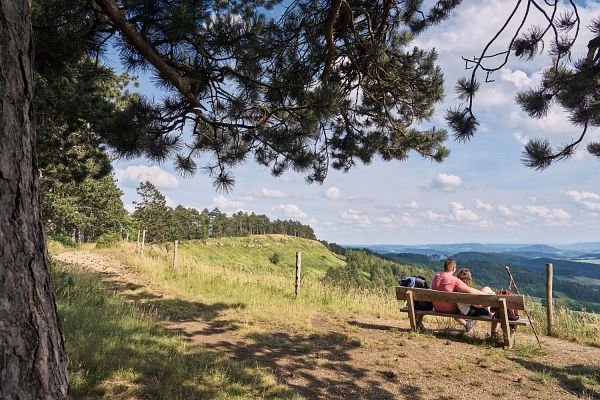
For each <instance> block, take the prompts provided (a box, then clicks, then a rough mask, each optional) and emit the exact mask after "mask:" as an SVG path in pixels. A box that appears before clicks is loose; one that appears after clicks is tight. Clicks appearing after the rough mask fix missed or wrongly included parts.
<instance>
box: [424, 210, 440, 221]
mask: <svg viewBox="0 0 600 400" xmlns="http://www.w3.org/2000/svg"><path fill="white" fill-rule="evenodd" d="M425 218H427V219H428V220H430V221H442V220H443V219H444V216H443V215H442V214H438V213H436V212H434V211H432V210H427V212H426V213H425Z"/></svg>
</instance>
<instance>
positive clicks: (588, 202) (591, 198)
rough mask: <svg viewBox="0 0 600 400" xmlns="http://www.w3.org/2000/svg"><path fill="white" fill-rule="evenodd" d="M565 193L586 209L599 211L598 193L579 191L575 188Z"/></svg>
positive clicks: (599, 198)
mask: <svg viewBox="0 0 600 400" xmlns="http://www.w3.org/2000/svg"><path fill="white" fill-rule="evenodd" d="M565 194H566V195H567V196H568V197H570V198H571V199H572V200H573V201H575V202H576V203H579V204H581V205H583V206H584V207H585V208H587V209H588V210H592V211H600V194H597V193H593V192H580V191H577V190H569V191H568V192H567V193H565Z"/></svg>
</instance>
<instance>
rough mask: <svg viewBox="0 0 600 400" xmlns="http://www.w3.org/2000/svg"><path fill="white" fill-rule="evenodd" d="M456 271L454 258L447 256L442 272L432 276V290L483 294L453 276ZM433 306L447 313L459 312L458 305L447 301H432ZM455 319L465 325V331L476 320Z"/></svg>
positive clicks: (470, 327) (473, 324)
mask: <svg viewBox="0 0 600 400" xmlns="http://www.w3.org/2000/svg"><path fill="white" fill-rule="evenodd" d="M454 272H456V260H454V259H452V258H448V259H447V260H446V261H445V262H444V272H438V273H437V274H435V276H434V277H433V281H432V283H431V288H432V289H433V290H440V291H443V292H463V293H473V294H483V292H482V291H481V290H477V289H475V288H472V287H470V286H468V285H467V284H466V283H464V282H463V281H461V280H460V279H458V278H457V277H455V276H454V275H453V274H454ZM433 308H435V311H438V312H442V313H448V314H459V313H460V311H459V310H458V306H457V305H456V303H447V302H440V301H434V302H433ZM456 320H457V321H458V322H459V323H460V324H461V325H462V326H464V327H465V330H466V331H467V332H470V331H471V330H472V329H473V327H475V324H476V323H477V321H475V320H469V321H465V320H464V319H460V318H456Z"/></svg>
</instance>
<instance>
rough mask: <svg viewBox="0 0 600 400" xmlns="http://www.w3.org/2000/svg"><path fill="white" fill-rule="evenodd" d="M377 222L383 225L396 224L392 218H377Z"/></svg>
mask: <svg viewBox="0 0 600 400" xmlns="http://www.w3.org/2000/svg"><path fill="white" fill-rule="evenodd" d="M375 222H377V223H380V224H383V225H391V224H392V223H393V222H394V220H393V219H392V218H390V217H379V218H375Z"/></svg>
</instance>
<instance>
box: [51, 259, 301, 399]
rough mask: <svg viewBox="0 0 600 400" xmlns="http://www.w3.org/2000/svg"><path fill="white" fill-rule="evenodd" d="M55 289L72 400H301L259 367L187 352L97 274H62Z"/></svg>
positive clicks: (59, 269)
mask: <svg viewBox="0 0 600 400" xmlns="http://www.w3.org/2000/svg"><path fill="white" fill-rule="evenodd" d="M53 282H54V293H55V295H56V302H57V307H58V312H59V316H60V318H61V323H62V327H63V331H64V333H65V338H66V343H67V351H68V355H69V377H70V388H71V389H70V390H71V395H72V398H74V399H81V398H106V399H145V398H148V399H150V398H151V399H192V398H193V399H200V398H202V399H203V398H211V399H299V398H300V397H299V396H298V395H297V394H295V393H293V392H291V391H289V390H287V389H286V388H285V387H283V386H281V385H279V384H277V382H276V380H275V378H274V376H273V375H272V373H271V371H269V370H267V369H265V368H263V367H259V366H258V365H257V364H256V363H254V362H250V361H248V362H235V361H232V360H230V359H229V358H227V357H226V356H225V355H221V354H218V353H214V352H210V351H207V350H205V349H203V348H201V347H189V346H188V345H187V344H186V343H185V341H184V340H183V338H182V337H180V336H177V335H173V334H172V333H170V332H168V331H167V330H166V329H164V328H162V327H160V326H159V325H158V321H157V319H156V318H155V317H154V316H153V315H151V314H148V313H147V312H143V311H141V310H139V309H137V308H136V307H135V306H133V305H132V304H130V303H126V302H124V301H123V300H122V299H120V298H119V297H117V296H115V295H112V294H109V293H108V292H106V291H104V290H103V289H100V288H99V286H100V285H99V280H98V278H97V277H96V276H94V275H92V274H89V273H84V272H81V271H78V270H76V269H73V267H69V270H67V269H64V268H62V267H60V266H56V268H55V271H54V272H53Z"/></svg>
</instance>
